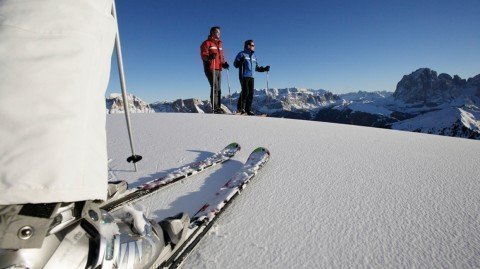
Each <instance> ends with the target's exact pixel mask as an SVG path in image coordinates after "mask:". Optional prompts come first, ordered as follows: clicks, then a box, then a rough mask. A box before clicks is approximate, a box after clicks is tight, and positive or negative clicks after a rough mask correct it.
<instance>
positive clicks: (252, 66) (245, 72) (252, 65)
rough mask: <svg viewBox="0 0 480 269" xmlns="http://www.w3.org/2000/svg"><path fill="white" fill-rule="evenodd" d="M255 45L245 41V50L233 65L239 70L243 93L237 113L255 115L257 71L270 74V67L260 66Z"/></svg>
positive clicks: (250, 41) (239, 99)
mask: <svg viewBox="0 0 480 269" xmlns="http://www.w3.org/2000/svg"><path fill="white" fill-rule="evenodd" d="M254 52H255V44H254V42H253V40H251V39H249V40H247V41H245V44H244V50H243V51H241V52H239V53H238V54H237V57H236V58H235V62H234V63H233V65H234V66H235V67H236V68H239V73H238V74H239V79H240V85H241V86H242V92H241V94H240V97H239V98H238V104H237V113H240V114H242V115H243V114H247V115H255V113H253V111H252V101H253V89H254V77H255V71H257V72H268V71H270V66H269V65H267V66H265V67H262V66H258V62H257V58H256V57H255V55H254Z"/></svg>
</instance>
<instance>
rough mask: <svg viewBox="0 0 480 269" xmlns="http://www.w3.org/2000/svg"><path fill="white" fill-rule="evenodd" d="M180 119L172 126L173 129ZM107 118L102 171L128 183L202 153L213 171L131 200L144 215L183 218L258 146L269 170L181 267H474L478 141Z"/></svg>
mask: <svg viewBox="0 0 480 269" xmlns="http://www.w3.org/2000/svg"><path fill="white" fill-rule="evenodd" d="M179 123H182V124H179ZM132 124H133V128H134V135H135V146H136V153H137V154H140V155H142V156H143V158H144V159H143V160H142V161H141V162H139V163H138V168H139V172H138V173H135V172H134V171H133V166H132V165H131V164H129V163H127V162H126V161H125V158H126V157H127V156H130V155H131V153H130V150H129V143H128V137H127V133H126V131H125V123H124V116H123V115H108V120H107V131H108V141H109V142H108V143H109V144H108V151H109V158H110V159H112V161H111V162H110V167H111V169H112V170H114V171H111V173H113V174H114V175H115V177H116V178H117V179H124V180H127V181H129V182H131V183H134V182H136V181H137V180H138V179H140V181H142V180H147V179H151V178H153V177H158V176H159V175H165V174H166V172H169V171H173V169H175V168H177V167H179V166H181V165H184V164H188V163H190V162H194V161H196V160H198V159H201V158H204V157H207V156H210V155H211V154H213V153H214V152H216V151H218V150H220V149H221V148H223V147H224V146H226V145H227V144H229V143H230V142H238V143H240V145H241V146H242V150H241V151H240V152H239V153H238V154H237V155H236V156H235V157H234V158H233V159H232V160H231V161H228V162H226V163H225V164H223V165H220V166H217V167H214V168H213V169H210V170H208V171H205V172H203V173H201V174H199V175H196V176H193V177H191V178H189V179H185V180H183V181H182V182H179V183H176V184H174V185H173V186H169V187H167V188H166V189H164V190H162V191H160V192H159V193H158V194H156V195H153V196H151V197H149V198H147V199H145V200H144V201H142V202H140V204H142V205H143V206H145V207H146V208H147V209H148V210H149V211H150V212H151V216H154V217H159V218H163V217H167V216H169V215H173V214H175V213H177V212H179V211H186V212H188V213H189V214H190V215H193V214H194V213H195V211H196V210H197V209H198V208H199V207H201V205H202V204H203V202H205V201H206V200H208V198H209V197H211V195H213V194H214V193H215V191H216V190H217V189H218V188H219V187H221V186H222V185H223V184H225V182H227V181H228V179H229V178H230V177H231V176H232V175H233V174H234V173H235V171H236V169H238V168H239V167H240V165H241V163H243V162H244V161H245V160H246V158H247V157H248V155H249V154H250V152H251V151H252V150H253V149H254V148H255V147H257V146H264V147H266V148H268V149H269V150H270V151H271V153H272V156H271V159H270V161H269V163H268V164H267V165H266V166H265V167H264V168H263V170H262V171H261V172H260V173H259V174H258V175H257V176H256V177H255V178H254V179H253V180H252V182H250V184H249V185H248V186H247V188H246V189H245V190H244V191H243V192H242V194H241V195H240V196H239V197H238V198H237V199H236V200H235V201H234V203H233V204H232V205H231V206H230V207H229V208H228V209H227V210H226V211H225V213H224V214H222V216H221V217H220V219H219V220H218V221H217V223H216V226H215V227H214V229H213V230H212V231H211V232H210V233H209V234H208V235H207V236H205V237H204V238H203V240H202V241H201V242H200V243H199V245H198V246H197V247H196V249H195V250H194V251H193V252H192V253H191V255H190V256H189V257H188V258H187V260H186V261H185V263H184V268H297V267H300V268H324V267H348V268H351V267H358V268H397V267H406V268H411V267H417V268H445V267H447V268H478V267H480V228H479V225H480V216H479V212H480V208H479V207H480V195H479V193H480V181H479V180H478V179H479V178H480V167H479V165H478V164H479V163H480V155H479V154H478V152H480V143H479V142H478V141H473V140H467V139H460V138H450V137H442V136H436V135H427V134H418V133H410V132H401V131H392V130H383V129H376V128H367V127H359V126H350V125H341V124H331V123H321V122H310V121H296V120H287V119H276V118H260V117H232V116H229V115H205V114H171V113H169V114H166V113H165V114H162V113H157V114H133V115H132Z"/></svg>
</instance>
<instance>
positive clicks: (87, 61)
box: [0, 0, 116, 204]
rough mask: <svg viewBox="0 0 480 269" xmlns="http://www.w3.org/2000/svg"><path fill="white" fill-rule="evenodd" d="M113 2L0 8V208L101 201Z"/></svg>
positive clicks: (6, 0)
mask: <svg viewBox="0 0 480 269" xmlns="http://www.w3.org/2000/svg"><path fill="white" fill-rule="evenodd" d="M111 7H112V0H0V204H21V203H48V202H60V201H64V202H69V201H79V200H90V199H105V198H106V195H107V149H106V134H105V97H104V94H105V89H106V87H107V83H108V79H109V75H110V61H111V55H112V51H113V46H114V39H115V31H116V25H115V20H114V18H113V17H112V15H111Z"/></svg>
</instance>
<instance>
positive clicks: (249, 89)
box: [237, 77, 254, 112]
mask: <svg viewBox="0 0 480 269" xmlns="http://www.w3.org/2000/svg"><path fill="white" fill-rule="evenodd" d="M240 85H242V92H241V93H240V97H239V98H238V103H237V111H239V112H240V111H242V110H244V111H245V112H248V111H252V101H253V87H254V78H250V77H243V78H240Z"/></svg>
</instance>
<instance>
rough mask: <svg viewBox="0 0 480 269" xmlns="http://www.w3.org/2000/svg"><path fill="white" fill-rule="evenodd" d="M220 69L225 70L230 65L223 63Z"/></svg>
mask: <svg viewBox="0 0 480 269" xmlns="http://www.w3.org/2000/svg"><path fill="white" fill-rule="evenodd" d="M222 67H223V68H225V69H228V68H229V67H230V65H229V64H228V63H227V62H224V63H223V64H222Z"/></svg>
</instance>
